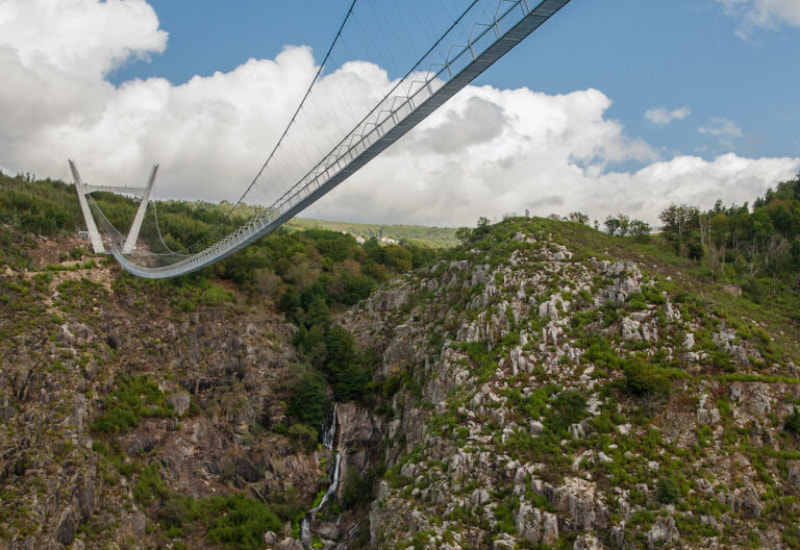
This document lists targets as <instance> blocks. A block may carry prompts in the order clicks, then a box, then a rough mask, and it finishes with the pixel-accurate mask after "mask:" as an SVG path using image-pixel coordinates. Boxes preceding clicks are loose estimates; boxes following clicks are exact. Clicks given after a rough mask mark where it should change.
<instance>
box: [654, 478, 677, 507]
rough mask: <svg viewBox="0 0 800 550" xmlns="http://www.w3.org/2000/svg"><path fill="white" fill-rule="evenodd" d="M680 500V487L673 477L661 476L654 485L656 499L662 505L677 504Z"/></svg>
mask: <svg viewBox="0 0 800 550" xmlns="http://www.w3.org/2000/svg"><path fill="white" fill-rule="evenodd" d="M680 498H681V485H680V482H679V481H678V480H677V479H676V478H675V477H674V476H671V475H669V476H663V477H661V478H659V480H658V483H657V484H656V499H658V501H659V502H660V503H662V504H677V503H678V501H679V500H680Z"/></svg>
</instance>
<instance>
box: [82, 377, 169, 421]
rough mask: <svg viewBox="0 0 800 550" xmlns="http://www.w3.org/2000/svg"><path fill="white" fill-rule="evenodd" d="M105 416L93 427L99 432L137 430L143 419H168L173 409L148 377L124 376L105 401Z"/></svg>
mask: <svg viewBox="0 0 800 550" xmlns="http://www.w3.org/2000/svg"><path fill="white" fill-rule="evenodd" d="M103 409H104V411H103V413H102V414H101V415H100V417H99V418H98V419H97V420H96V421H95V422H94V424H93V425H92V430H93V431H95V432H98V433H117V432H119V431H122V430H126V429H128V428H136V427H138V426H139V421H140V420H141V419H142V418H151V417H159V418H168V417H170V416H172V407H171V406H170V405H167V402H166V396H165V395H164V394H163V393H162V392H161V390H159V389H158V384H156V382H155V381H153V380H152V379H151V378H150V377H149V376H138V375H133V374H123V375H122V376H121V377H120V381H119V383H118V384H117V387H116V388H115V389H114V391H112V392H111V393H110V394H109V395H107V396H106V398H105V399H104V400H103Z"/></svg>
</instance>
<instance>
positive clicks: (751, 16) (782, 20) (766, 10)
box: [717, 0, 800, 39]
mask: <svg viewBox="0 0 800 550" xmlns="http://www.w3.org/2000/svg"><path fill="white" fill-rule="evenodd" d="M717 2H719V3H720V4H722V5H723V7H724V9H725V11H726V13H728V14H729V15H732V16H734V17H737V18H738V19H739V20H740V25H739V29H738V31H737V34H738V35H739V36H740V37H742V38H745V39H746V38H748V37H749V36H750V34H751V33H752V31H753V29H754V28H755V27H763V28H774V27H777V26H779V25H781V24H785V25H790V26H794V27H800V2H799V1H798V0H717Z"/></svg>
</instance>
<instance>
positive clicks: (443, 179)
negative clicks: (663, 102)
mask: <svg viewBox="0 0 800 550" xmlns="http://www.w3.org/2000/svg"><path fill="white" fill-rule="evenodd" d="M89 29H91V30H92V31H93V32H89ZM96 29H103V31H102V32H100V33H99V34H98V33H97V32H94V30H96ZM166 43H167V34H166V33H165V32H164V31H163V30H160V29H159V28H158V19H157V17H156V15H155V13H154V11H153V10H152V8H151V7H150V6H149V5H148V4H147V3H146V2H145V1H144V0H107V1H106V2H99V1H98V0H58V1H55V0H20V1H9V0H6V1H4V2H3V1H0V71H2V74H4V85H3V86H0V166H4V167H6V169H7V171H12V172H16V171H26V172H34V173H36V174H37V175H38V176H51V177H58V178H63V179H65V180H68V179H69V173H68V168H67V162H66V159H67V158H75V159H76V160H78V163H79V166H80V168H81V173H82V175H83V177H84V179H85V180H87V181H89V182H91V183H95V184H101V183H105V184H113V185H141V184H143V183H144V180H145V178H146V177H147V174H148V171H149V168H150V166H151V165H152V164H153V163H156V162H158V163H160V164H161V171H160V172H159V181H158V184H157V196H158V197H171V198H184V199H190V200H193V199H206V200H221V199H227V200H236V199H237V198H238V197H239V195H240V194H241V192H242V191H243V190H244V189H245V188H246V187H247V185H248V184H249V182H250V180H251V179H252V177H253V176H254V174H255V172H256V171H257V170H258V168H259V167H260V165H261V163H262V162H263V161H264V159H265V158H266V156H267V154H268V152H269V150H270V148H271V147H272V145H273V144H274V143H275V140H276V139H277V137H278V135H279V134H280V132H281V131H282V130H283V128H284V126H285V124H286V122H287V120H288V118H289V117H290V116H291V114H292V112H293V110H294V108H295V105H296V102H297V100H298V97H300V96H301V95H302V93H303V92H304V90H305V87H306V85H307V83H308V82H309V81H310V79H311V78H312V76H313V74H314V72H315V70H316V67H315V64H314V60H313V56H312V54H311V52H310V51H309V50H308V49H307V48H302V47H300V48H287V49H286V50H284V51H283V52H282V53H281V54H280V55H278V56H277V57H276V58H275V59H271V60H256V59H251V60H248V61H247V62H245V63H243V64H242V65H240V66H239V67H237V68H236V69H234V70H233V71H230V72H228V73H216V74H214V75H212V76H210V77H195V78H193V79H191V80H190V81H189V82H186V83H184V84H181V85H173V84H171V83H169V82H168V81H166V80H163V79H157V78H153V79H148V80H133V81H130V82H126V83H124V84H122V85H120V86H118V87H115V86H113V85H112V84H110V83H109V82H108V80H107V79H106V75H107V74H108V72H109V71H110V70H112V69H113V68H114V67H117V66H119V65H120V64H122V63H125V62H128V61H130V60H132V59H137V58H146V57H147V56H149V55H152V54H155V53H158V52H162V51H164V49H165V48H166ZM342 82H346V83H347V85H348V86H350V89H353V87H354V86H355V87H357V88H358V89H359V90H360V92H359V94H358V97H359V98H363V97H366V96H370V95H374V94H375V93H376V92H377V91H378V90H381V89H385V87H386V86H388V85H389V82H388V80H387V76H386V73H385V71H383V70H381V68H380V67H376V66H374V65H371V64H369V63H362V62H357V63H350V64H347V65H346V66H344V67H342V68H341V69H340V70H339V71H337V72H334V73H332V74H330V75H329V76H327V77H326V80H325V81H324V82H323V85H324V86H330V87H336V86H339V85H341V83H342ZM611 103H612V102H611V99H610V98H609V97H607V96H606V95H605V94H603V93H602V92H601V91H598V90H594V89H589V90H580V91H575V92H572V93H569V94H564V95H546V94H541V93H537V92H535V91H531V90H529V89H526V88H521V89H516V90H500V89H497V88H493V87H474V86H470V87H468V88H466V89H465V90H463V91H462V92H461V93H459V94H458V95H457V96H456V97H455V98H453V100H452V101H450V102H449V103H448V104H447V105H446V106H444V107H443V108H442V109H440V110H439V111H438V112H436V113H434V114H433V115H432V116H431V117H429V118H428V119H427V120H426V121H425V122H424V123H423V124H421V125H420V126H419V127H418V128H417V129H415V130H414V131H413V132H411V133H410V134H409V135H407V136H406V137H405V138H403V139H402V140H400V141H399V142H398V143H396V144H395V145H394V146H392V147H391V148H390V149H388V150H387V151H386V152H385V153H384V154H383V155H381V156H380V157H378V158H377V159H375V160H374V161H373V162H371V163H370V164H369V165H367V166H366V167H365V168H364V169H362V171H361V172H359V173H358V174H356V175H355V176H354V177H352V178H351V179H350V180H348V181H347V182H345V183H344V184H343V185H342V186H340V187H339V188H337V189H336V190H334V191H333V192H332V193H330V194H329V195H328V196H326V197H325V198H324V199H322V200H321V201H319V202H318V203H316V204H315V205H314V206H313V207H312V208H311V209H310V210H308V211H307V215H313V216H317V217H322V218H331V219H350V220H356V221H377V222H386V223H423V224H435V225H473V224H474V223H475V221H476V220H477V219H478V217H480V216H487V217H489V218H493V219H498V218H500V217H501V216H503V215H504V214H510V213H517V214H522V213H524V212H525V211H526V210H528V211H529V212H530V213H531V214H537V215H548V214H550V213H557V214H562V215H563V214H567V213H568V212H571V211H581V212H585V213H587V214H588V215H590V216H591V217H593V218H597V219H600V220H602V219H604V218H605V216H607V215H609V214H615V213H618V212H624V213H627V214H629V215H631V216H633V217H637V218H641V219H645V220H647V221H650V222H651V223H657V216H658V212H659V211H660V210H662V209H663V208H664V207H665V206H666V205H667V204H669V203H670V202H688V203H691V204H697V205H699V206H702V207H710V206H711V205H713V203H714V201H715V200H716V199H718V198H721V199H722V200H723V201H725V202H726V203H730V202H739V203H741V202H744V201H747V200H752V199H753V198H754V197H755V196H757V195H759V194H761V193H763V192H764V191H765V189H766V188H767V187H769V186H772V185H774V184H775V183H776V182H778V181H781V180H786V179H790V178H792V177H793V176H794V175H795V174H796V172H797V170H798V168H800V159H797V158H761V159H750V158H743V157H740V156H737V155H734V154H728V155H723V156H720V157H717V158H715V159H712V160H704V159H702V158H699V157H689V156H677V157H674V158H670V159H663V158H660V156H659V154H658V153H656V151H655V150H654V149H653V148H652V147H651V146H650V145H648V144H647V143H645V142H643V141H642V140H640V139H636V138H634V137H630V136H627V135H626V134H625V129H624V128H623V126H622V125H621V124H620V123H619V122H618V121H615V120H613V119H610V118H609V117H608V116H607V112H608V109H609V108H610V106H611ZM664 113H665V114H664V117H666V118H667V119H669V120H673V119H676V118H678V119H679V118H681V117H682V116H683V111H682V110H681V109H678V110H675V111H667V110H664ZM686 115H687V116H688V109H687V112H686ZM652 116H653V118H654V119H655V120H654V122H657V121H659V120H663V119H664V118H663V117H661V115H660V114H659V113H655V114H653V115H652ZM724 122H725V121H721V120H720V121H712V123H711V124H710V125H709V126H708V127H706V131H707V132H709V133H715V132H722V131H725V130H726V129H727V130H728V131H729V130H730V128H731V127H729V126H726V124H724ZM657 123H658V122H657ZM322 130H324V129H321V131H322ZM729 133H730V132H729ZM307 141H308V143H307V146H308V147H309V148H313V147H315V146H317V144H315V143H314V136H313V135H309V137H308V140H307ZM632 161H633V162H635V163H637V165H639V166H644V168H641V169H639V170H637V171H614V169H613V167H614V166H619V165H620V163H628V165H629V164H630V163H631V162H632ZM623 165H624V164H623Z"/></svg>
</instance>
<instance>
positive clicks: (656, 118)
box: [644, 107, 692, 126]
mask: <svg viewBox="0 0 800 550" xmlns="http://www.w3.org/2000/svg"><path fill="white" fill-rule="evenodd" d="M690 114H692V111H691V110H690V109H689V107H679V108H677V109H673V110H671V111H670V110H669V109H665V108H664V107H654V108H652V109H648V110H647V112H645V114H644V118H645V119H647V120H648V121H650V122H651V123H653V124H656V125H658V126H663V125H665V124H669V123H670V122H672V121H673V120H683V119H685V118H686V117H688V116H689V115H690Z"/></svg>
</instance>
